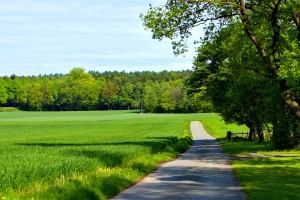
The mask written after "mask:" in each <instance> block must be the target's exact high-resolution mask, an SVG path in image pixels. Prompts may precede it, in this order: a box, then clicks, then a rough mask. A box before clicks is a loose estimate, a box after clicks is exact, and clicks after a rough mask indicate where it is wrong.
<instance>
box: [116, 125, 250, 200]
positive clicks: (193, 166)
mask: <svg viewBox="0 0 300 200" xmlns="http://www.w3.org/2000/svg"><path fill="white" fill-rule="evenodd" d="M191 131H192V134H193V137H194V141H193V146H192V147H191V148H190V149H189V150H188V151H187V152H185V153H184V154H182V156H180V157H179V158H178V159H176V160H174V161H171V162H168V163H166V164H164V165H163V166H162V167H160V168H159V169H157V170H156V171H154V172H153V173H151V174H149V175H148V176H147V177H146V178H144V179H143V180H142V181H141V182H139V183H137V184H136V185H134V186H132V187H130V188H128V189H127V190H125V191H123V192H121V193H120V194H118V195H117V196H115V197H114V198H113V199H114V200H120V199H140V200H142V199H145V200H146V199H172V200H173V199H184V200H186V199H203V200H223V199H230V200H245V199H247V198H246V195H245V194H244V193H243V192H242V191H241V186H240V184H239V183H238V182H237V181H236V180H235V178H234V176H233V174H232V169H231V165H230V160H229V157H228V156H227V155H226V154H224V153H223V151H222V149H221V147H220V145H219V144H218V142H217V141H216V139H215V138H213V137H211V136H210V135H208V134H207V133H206V131H205V130H204V129H203V127H202V125H201V123H200V122H191Z"/></svg>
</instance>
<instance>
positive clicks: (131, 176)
mask: <svg viewBox="0 0 300 200" xmlns="http://www.w3.org/2000/svg"><path fill="white" fill-rule="evenodd" d="M215 117H216V114H186V115H179V114H176V115H175V114H139V113H136V112H131V111H95V112H3V113H0V127H1V132H0V138H1V141H0V152H1V153H0V166H1V168H0V176H1V179H0V194H1V196H0V197H6V199H9V198H16V197H21V198H36V197H39V198H40V199H56V198H57V199H82V198H88V199H106V198H109V197H111V196H113V195H115V194H116V193H118V192H119V191H120V190H122V189H124V188H126V187H128V186H129V185H131V184H133V183H134V182H135V181H137V180H138V179H139V178H141V177H142V176H144V175H145V174H147V173H149V172H150V171H152V170H154V169H155V168H156V167H157V164H159V163H161V162H163V161H166V160H170V159H172V158H174V157H175V156H176V155H177V154H178V153H179V152H182V151H185V150H186V149H187V148H188V142H189V141H190V138H189V137H190V131H189V123H190V121H192V120H200V119H201V118H215ZM177 142H179V143H177ZM174 143H176V144H175V145H172V144H174ZM116 183H117V184H116ZM75 191H76V192H75ZM75 194H76V196H74V195H75Z"/></svg>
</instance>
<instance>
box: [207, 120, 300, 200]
mask: <svg viewBox="0 0 300 200" xmlns="http://www.w3.org/2000/svg"><path fill="white" fill-rule="evenodd" d="M201 122H202V124H203V126H204V128H205V130H206V131H207V132H208V133H209V134H211V135H212V136H213V137H215V138H217V140H218V141H219V143H220V145H221V146H222V148H223V150H224V152H225V153H227V154H231V155H237V154H249V153H258V154H263V155H268V156H271V157H267V158H258V157H256V158H253V159H246V160H234V161H232V168H233V171H234V173H235V176H236V178H237V179H238V180H239V181H240V183H241V184H242V185H243V191H245V193H246V194H247V195H248V199H249V200H257V199H264V200H274V199H278V200H284V199H300V192H299V191H300V182H299V180H300V156H299V155H300V151H299V148H295V149H290V150H284V151H278V150H276V149H275V148H274V147H273V146H272V144H271V143H270V142H264V143H261V144H259V143H257V142H249V141H245V140H233V141H228V140H227V139H226V132H227V131H228V130H230V131H233V132H235V131H244V130H247V129H246V127H243V126H237V125H234V124H225V123H224V122H223V121H221V118H220V117H215V118H211V119H204V120H201ZM272 155H273V156H272Z"/></svg>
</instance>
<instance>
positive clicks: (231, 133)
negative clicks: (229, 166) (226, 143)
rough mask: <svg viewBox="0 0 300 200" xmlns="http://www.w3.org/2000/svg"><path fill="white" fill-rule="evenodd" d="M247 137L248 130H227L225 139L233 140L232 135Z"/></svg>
mask: <svg viewBox="0 0 300 200" xmlns="http://www.w3.org/2000/svg"><path fill="white" fill-rule="evenodd" d="M245 136H246V138H248V136H249V132H247V131H243V132H231V131H227V139H228V140H231V141H232V140H233V138H234V137H242V138H245Z"/></svg>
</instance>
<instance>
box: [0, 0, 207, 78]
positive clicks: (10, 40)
mask: <svg viewBox="0 0 300 200" xmlns="http://www.w3.org/2000/svg"><path fill="white" fill-rule="evenodd" d="M164 2H165V1H164V0H143V1H140V0H130V1H124V0H110V1H99V0H98V1H96V0H94V1H92V0H85V1H78V0H74V1H64V0H47V1H38V0H20V1H17V0H11V1H2V2H1V6H0V27H1V31H0V69H1V70H0V76H4V75H8V76H9V75H11V74H16V75H39V74H51V73H63V74H65V73H68V72H69V71H70V70H71V69H72V68H74V67H82V68H84V69H86V71H88V70H95V71H100V72H103V71H114V70H117V71H122V70H125V71H126V72H130V71H162V70H182V69H192V60H193V56H195V50H194V47H193V41H194V40H195V39H198V38H199V37H200V36H201V32H202V31H201V29H198V30H197V31H196V32H194V35H193V37H192V38H191V39H190V40H189V41H188V43H189V46H190V48H189V52H188V53H186V55H185V57H183V56H179V57H175V56H174V55H173V52H172V46H171V42H170V40H163V41H158V40H152V38H151V32H150V31H145V30H144V27H143V26H142V22H141V20H140V19H139V15H140V13H145V12H146V11H147V9H148V8H149V3H151V4H152V5H154V6H156V5H162V4H164Z"/></svg>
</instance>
